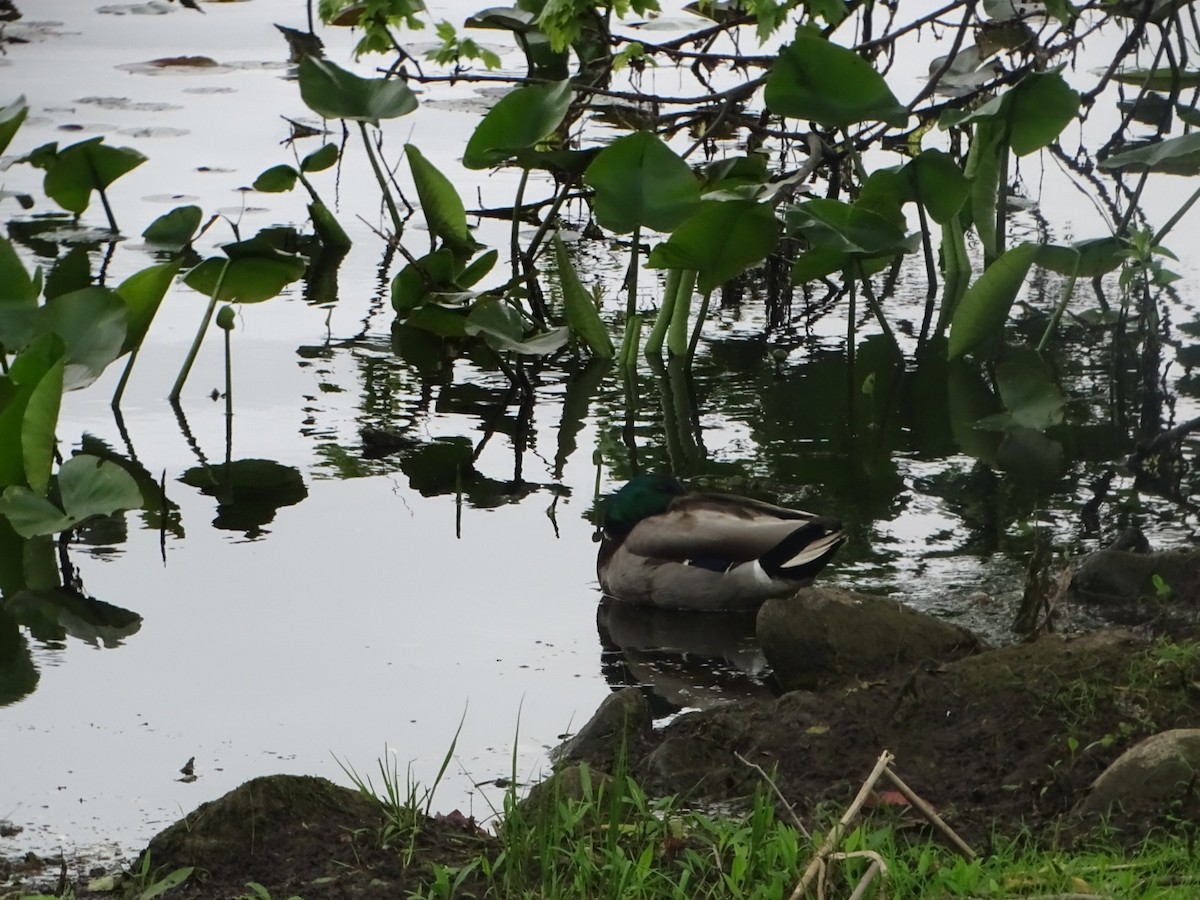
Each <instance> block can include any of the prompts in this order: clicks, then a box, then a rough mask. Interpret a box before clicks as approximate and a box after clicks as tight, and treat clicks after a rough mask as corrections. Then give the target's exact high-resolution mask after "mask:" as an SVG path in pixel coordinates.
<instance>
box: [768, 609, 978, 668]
mask: <svg viewBox="0 0 1200 900" xmlns="http://www.w3.org/2000/svg"><path fill="white" fill-rule="evenodd" d="M757 633H758V642H759V645H760V646H761V647H762V649H763V653H764V654H766V657H767V662H769V663H770V664H771V668H772V670H773V671H774V673H775V677H776V679H777V680H778V681H779V683H780V685H781V686H782V687H783V688H784V689H785V690H789V691H790V690H798V689H806V690H811V689H815V688H819V687H822V686H825V685H828V684H835V683H838V682H842V681H847V680H849V679H852V678H857V677H862V676H864V675H871V674H875V673H879V672H883V671H885V670H887V669H890V668H891V667H893V666H895V665H897V664H901V663H905V664H913V663H917V662H919V661H921V660H926V659H932V660H949V659H958V658H959V657H962V656H966V655H968V654H970V653H974V652H975V651H976V650H978V649H979V648H980V647H981V646H982V645H981V642H980V640H979V639H978V638H977V637H975V635H973V634H971V632H969V631H967V630H966V629H965V628H959V627H958V626H956V625H951V624H949V623H947V622H943V621H942V620H941V619H937V618H934V617H933V616H929V615H926V614H924V613H919V612H917V611H916V610H913V609H910V608H909V607H907V606H905V605H904V604H902V603H898V602H896V601H895V600H888V599H886V598H883V597H875V596H871V595H870V594H859V593H855V592H853V591H847V590H842V589H841V588H828V587H823V588H805V589H804V590H802V591H799V592H798V593H796V594H794V595H793V596H790V597H783V598H779V599H775V600H768V601H767V602H766V603H764V604H763V606H762V609H760V610H759V612H758V623H757Z"/></svg>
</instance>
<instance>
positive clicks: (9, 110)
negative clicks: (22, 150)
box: [0, 94, 29, 153]
mask: <svg viewBox="0 0 1200 900" xmlns="http://www.w3.org/2000/svg"><path fill="white" fill-rule="evenodd" d="M27 115H29V104H28V103H27V102H26V101H25V95H24V94H22V95H21V96H19V97H17V99H16V100H14V101H13V102H12V103H10V104H8V106H5V107H3V108H0V153H3V152H4V151H5V150H6V149H7V148H8V144H9V142H10V141H11V140H12V139H13V135H14V134H16V133H17V129H18V128H20V127H21V123H22V122H24V121H25V117H26V116H27Z"/></svg>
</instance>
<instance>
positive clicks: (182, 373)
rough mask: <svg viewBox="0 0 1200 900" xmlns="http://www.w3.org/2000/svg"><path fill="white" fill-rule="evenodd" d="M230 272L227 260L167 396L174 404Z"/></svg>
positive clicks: (181, 391)
mask: <svg viewBox="0 0 1200 900" xmlns="http://www.w3.org/2000/svg"><path fill="white" fill-rule="evenodd" d="M228 271H229V260H225V264H224V265H223V266H221V274H220V275H219V276H217V284H216V286H215V287H214V288H213V292H212V296H211V297H209V298H208V308H207V309H205V310H204V318H203V319H201V321H200V327H199V328H197V329H196V336H195V338H193V339H192V346H191V347H190V348H189V349H188V354H187V357H186V358H185V359H184V361H183V365H182V366H181V367H180V369H179V375H178V376H177V377H176V378H175V386H174V387H172V388H171V393H169V394H168V395H167V399H168V400H170V401H171V402H172V403H178V402H179V395H180V394H182V393H183V384H184V382H185V381H187V377H188V375H189V374H190V373H191V371H192V364H193V363H194V362H195V361H196V354H198V353H199V352H200V344H201V342H203V340H204V332H205V331H207V330H208V323H209V322H211V321H212V317H213V311H214V310H216V308H217V301H218V300H219V299H220V297H221V288H222V287H223V286H224V284H225V273H226V272H228Z"/></svg>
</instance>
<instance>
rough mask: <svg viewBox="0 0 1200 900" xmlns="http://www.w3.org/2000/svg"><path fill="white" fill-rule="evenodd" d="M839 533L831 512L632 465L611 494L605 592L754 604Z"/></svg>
mask: <svg viewBox="0 0 1200 900" xmlns="http://www.w3.org/2000/svg"><path fill="white" fill-rule="evenodd" d="M845 539H846V536H845V533H844V532H843V531H842V526H841V523H839V522H838V521H836V520H835V519H827V518H822V517H820V516H814V515H813V514H812V513H806V512H801V511H800V510H796V509H785V508H784V507H782V506H774V505H772V504H770V503H763V502H762V501H760V500H751V499H749V498H748V497H737V496H734V495H732V494H689V493H687V492H686V491H685V490H684V488H683V486H682V485H680V484H679V482H678V481H676V480H675V479H673V478H669V477H667V476H665V475H657V474H649V475H638V476H637V477H636V478H634V479H632V480H631V481H630V482H629V483H628V484H626V485H625V486H624V487H623V488H621V490H619V491H618V492H617V493H616V495H615V496H613V497H612V499H611V500H609V502H608V505H607V508H606V509H605V513H604V539H603V542H602V543H601V544H600V553H599V555H598V557H597V558H596V574H597V575H598V577H599V579H600V588H601V590H603V591H604V594H605V597H607V598H609V599H611V600H614V601H617V602H620V603H637V604H643V605H648V606H657V607H660V608H665V609H690V610H717V609H755V608H757V607H759V606H761V605H762V604H763V602H764V601H766V600H768V599H770V598H771V597H782V596H786V595H788V594H790V593H792V592H793V591H796V590H797V589H799V588H802V587H804V586H805V585H808V584H811V583H812V580H813V578H814V577H816V574H817V573H818V572H820V571H821V569H823V568H824V567H825V564H826V563H827V562H829V560H830V558H831V557H832V556H833V554H834V552H835V551H836V550H837V548H838V547H839V546H841V544H842V542H843V541H845Z"/></svg>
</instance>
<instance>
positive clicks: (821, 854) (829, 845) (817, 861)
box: [789, 750, 895, 900]
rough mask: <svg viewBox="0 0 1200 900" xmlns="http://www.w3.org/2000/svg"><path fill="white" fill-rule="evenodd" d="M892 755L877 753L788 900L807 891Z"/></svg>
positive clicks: (798, 896)
mask: <svg viewBox="0 0 1200 900" xmlns="http://www.w3.org/2000/svg"><path fill="white" fill-rule="evenodd" d="M893 759H895V757H894V756H892V754H891V753H889V752H888V751H887V750H884V751H883V752H882V753H880V754H879V759H878V760H876V761H875V768H873V769H872V770H871V774H870V775H868V776H867V780H866V781H864V782H863V786H862V787H861V788H859V791H858V795H857V796H856V797H855V798H854V800H853V802H852V803H851V804H850V806H849V808H847V810H846V811H845V812H844V813H843V814H842V817H841V819H839V820H838V821H837V823H836V824H835V825H834V826H833V827H832V828H830V829H829V834H827V835H826V836H825V843H823V844H822V845H821V849H820V850H818V851H817V854H816V856H814V857H813V859H812V862H810V863H809V864H808V868H807V869H805V870H804V875H803V877H802V878H801V879H800V883H799V884H797V885H796V889H795V890H794V891H792V895H791V897H790V898H789V900H799V898H800V897H803V896H804V894H805V892H806V891H808V888H809V886H810V885H811V884H812V881H813V879H814V878H815V877H816V875H817V872H818V871H819V870H820V869H821V867H822V865H824V860H825V858H826V857H828V856H829V854H830V853H832V852H833V848H834V847H836V846H837V845H838V843H839V842H840V841H841V840H842V835H844V834H845V833H846V829H847V828H848V827H849V826H850V823H851V822H853V821H854V819H855V818H856V817H857V816H858V811H859V810H860V809H862V805H863V804H864V803H866V802H867V798H868V797H870V796H871V791H872V790H874V788H875V782H877V781H878V780H879V779H880V777H881V776H882V775H883V772H884V770H886V769H887V767H888V763H890V762H891V761H892V760H893Z"/></svg>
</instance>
